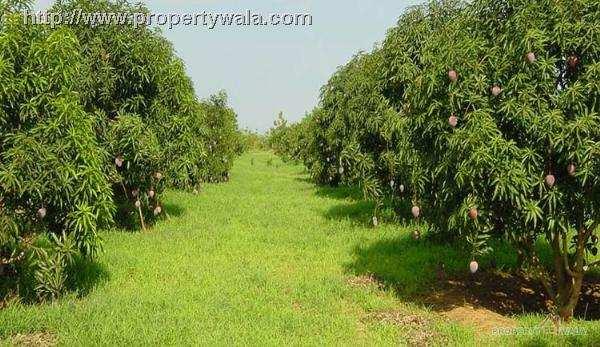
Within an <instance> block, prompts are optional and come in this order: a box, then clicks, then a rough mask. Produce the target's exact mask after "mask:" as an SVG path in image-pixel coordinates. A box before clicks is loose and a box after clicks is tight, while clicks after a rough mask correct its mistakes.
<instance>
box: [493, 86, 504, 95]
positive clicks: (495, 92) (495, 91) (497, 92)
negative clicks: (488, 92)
mask: <svg viewBox="0 0 600 347" xmlns="http://www.w3.org/2000/svg"><path fill="white" fill-rule="evenodd" d="M501 93H502V88H500V86H498V85H494V86H493V87H492V95H493V96H495V97H497V96H498V95H500V94H501Z"/></svg>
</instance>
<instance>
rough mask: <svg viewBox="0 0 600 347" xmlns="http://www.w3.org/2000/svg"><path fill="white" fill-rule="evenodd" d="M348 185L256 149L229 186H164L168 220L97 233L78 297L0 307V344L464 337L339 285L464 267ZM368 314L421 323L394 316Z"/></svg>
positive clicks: (384, 299)
mask: <svg viewBox="0 0 600 347" xmlns="http://www.w3.org/2000/svg"><path fill="white" fill-rule="evenodd" d="M271 161H272V165H270V163H271ZM351 193H352V192H350V191H347V190H344V189H325V188H317V187H315V186H314V185H313V184H311V183H310V182H309V181H308V180H307V179H306V176H305V174H304V173H303V170H302V168H301V167H299V166H291V165H287V164H283V163H281V162H280V161H279V159H273V157H272V155H270V154H268V153H262V152H256V153H249V154H246V155H244V156H243V157H242V158H241V159H239V160H238V162H237V164H236V166H235V168H234V170H233V172H232V180H231V182H230V183H228V184H223V185H211V186H208V187H206V188H205V191H203V192H202V193H201V194H200V195H198V196H195V195H192V194H187V193H183V192H170V193H169V194H168V196H167V198H166V201H167V202H168V204H167V206H166V208H167V210H168V211H169V212H170V214H171V218H170V219H169V220H167V221H164V222H161V223H159V224H158V225H156V226H155V227H154V228H153V229H152V230H150V231H148V232H147V233H127V232H119V231H111V232H105V233H104V234H103V239H104V241H105V243H104V245H105V247H104V248H105V251H104V253H103V254H102V255H101V257H100V259H99V260H98V264H97V265H94V266H89V267H88V268H87V270H86V272H85V274H86V277H85V278H83V279H82V282H83V283H84V284H86V286H84V289H86V290H84V291H83V292H82V293H80V295H77V294H76V293H73V294H71V295H68V296H67V297H65V298H63V299H61V300H59V301H58V302H56V303H53V304H45V305H35V306H27V305H21V304H18V303H14V304H11V305H9V307H8V308H6V309H4V310H0V341H1V340H2V339H4V344H10V343H11V342H14V341H16V340H15V339H14V336H17V335H18V334H22V337H23V336H25V337H26V336H28V335H27V334H33V333H40V332H43V333H48V334H49V336H51V337H52V338H53V339H54V340H55V342H57V343H58V344H60V345H206V344H210V345H215V344H216V345H231V344H233V345H280V344H293V345H323V344H325V345H348V344H352V345H374V344H375V345H384V344H385V345H389V344H393V345H403V344H405V343H408V342H411V341H412V342H415V343H418V342H419V341H421V342H423V341H429V342H432V341H438V342H439V343H442V341H445V342H443V343H445V344H447V343H450V344H462V345H468V344H473V343H474V341H475V336H476V334H475V333H476V332H475V330H474V329H470V328H466V327H460V326H458V325H457V324H453V323H448V322H445V321H443V320H441V319H439V317H438V314H436V313H435V312H430V311H428V310H426V309H424V308H422V307H417V306H412V305H410V304H406V303H404V302H403V300H402V295H399V294H398V292H397V291H395V290H391V289H380V288H378V287H377V286H376V285H372V284H369V283H367V284H365V285H362V284H361V285H352V284H349V283H348V281H349V279H352V278H353V276H354V275H360V274H366V273H370V272H372V273H378V274H379V275H380V276H382V277H383V279H384V280H386V281H387V282H389V283H396V284H398V285H400V284H401V286H402V289H401V290H400V291H399V292H401V293H415V292H418V291H419V290H421V289H422V288H424V287H426V286H427V285H428V283H430V281H432V279H433V275H432V272H433V271H432V269H434V268H435V264H437V262H438V261H439V260H441V259H444V260H446V261H447V262H448V263H449V267H451V268H452V267H458V266H462V265H464V264H465V262H464V261H465V259H463V257H462V256H461V255H460V254H457V253H455V252H454V251H452V250H450V249H447V248H444V247H441V246H432V245H419V244H416V243H415V242H413V241H411V240H410V238H409V237H408V231H407V230H405V229H402V228H400V227H399V226H397V225H393V224H390V225H383V226H381V227H380V228H378V229H373V228H372V227H370V226H368V225H367V224H366V221H368V219H369V213H370V212H369V206H368V204H367V203H364V202H361V201H360V200H354V199H353V198H352V196H351V195H352V194H351ZM461 264H462V265H461ZM86 287H87V288H86ZM378 312H379V313H381V312H402V314H406V315H410V314H414V315H417V316H418V317H421V318H422V319H423V322H420V321H419V323H418V324H417V326H414V324H413V323H414V322H408V323H407V324H406V325H404V326H403V325H400V326H399V325H397V324H390V322H391V321H393V319H382V316H381V315H379V316H378V315H377V313H378ZM384 316H385V315H384ZM383 318H385V317H383ZM525 322H527V320H525ZM432 338H433V339H435V340H431V339H432ZM415 339H416V340H415ZM538 340H539V341H541V342H543V341H544V339H543V338H541V337H540V338H537V337H536V338H535V341H538ZM549 341H550V340H549ZM500 342H501V343H502V344H510V342H511V340H509V339H506V340H501V341H500ZM512 342H514V341H512ZM0 345H2V342H0Z"/></svg>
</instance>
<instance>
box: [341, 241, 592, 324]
mask: <svg viewBox="0 0 600 347" xmlns="http://www.w3.org/2000/svg"><path fill="white" fill-rule="evenodd" d="M493 246H494V249H496V251H495V252H494V253H493V254H490V255H488V256H485V257H482V258H481V259H478V261H479V267H480V271H479V272H477V273H476V274H475V275H472V274H470V272H469V271H468V267H469V263H470V261H471V258H470V256H469V254H468V252H466V251H461V247H460V246H459V245H454V244H439V243H435V242H432V241H430V240H421V241H415V240H413V239H412V238H409V237H408V236H405V237H401V238H395V239H384V240H379V241H376V242H374V243H372V244H367V245H359V246H357V247H356V248H355V249H354V252H353V256H354V260H353V261H352V262H351V263H348V264H346V266H345V270H346V272H347V273H349V274H351V275H353V276H356V277H362V278H365V277H369V278H374V279H375V280H376V281H377V283H378V285H379V286H380V287H383V288H387V289H390V290H392V291H393V292H394V293H395V294H396V296H397V297H398V298H399V299H401V300H403V301H407V302H408V301H410V302H415V303H418V304H422V305H424V306H427V307H431V308H432V309H434V310H435V311H438V312H448V311H451V310H453V309H455V308H457V307H464V306H465V305H468V306H471V307H475V308H484V309H487V310H489V311H492V312H495V313H499V314H501V315H505V316H512V315H521V314H526V313H533V314H547V313H548V312H549V309H550V308H549V304H550V299H549V297H548V296H547V295H546V293H545V291H544V289H543V286H542V285H541V284H540V283H539V281H536V280H534V279H531V278H528V277H526V276H523V275H521V274H518V273H517V272H516V271H514V269H515V267H516V256H515V255H514V254H515V252H514V251H512V250H511V248H510V247H509V246H507V245H505V244H501V243H496V244H495V245H493ZM540 247H541V246H540ZM576 316H577V317H578V318H579V319H584V320H598V319H600V276H598V274H597V273H594V274H589V275H588V276H587V277H586V283H585V285H584V288H583V290H582V297H581V300H580V304H579V305H578V307H577V309H576Z"/></svg>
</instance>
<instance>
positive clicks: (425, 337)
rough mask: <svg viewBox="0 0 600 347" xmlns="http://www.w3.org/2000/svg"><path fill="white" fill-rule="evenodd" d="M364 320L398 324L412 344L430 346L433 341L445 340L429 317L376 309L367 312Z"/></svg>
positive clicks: (409, 343) (408, 341)
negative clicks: (434, 327) (433, 326)
mask: <svg viewBox="0 0 600 347" xmlns="http://www.w3.org/2000/svg"><path fill="white" fill-rule="evenodd" d="M364 321H370V322H373V321H376V322H381V323H384V324H391V325H395V326H397V327H398V328H399V329H401V330H402V331H403V332H404V334H405V336H407V341H406V342H407V343H408V345H410V346H428V345H430V344H431V343H432V342H433V341H436V342H440V341H441V340H443V336H441V335H439V334H438V333H436V332H435V331H434V330H433V328H432V326H431V322H430V321H429V320H428V319H426V318H424V317H422V316H419V315H413V314H409V313H406V312H403V311H400V310H383V311H375V312H372V313H369V314H367V315H366V316H365V318H364Z"/></svg>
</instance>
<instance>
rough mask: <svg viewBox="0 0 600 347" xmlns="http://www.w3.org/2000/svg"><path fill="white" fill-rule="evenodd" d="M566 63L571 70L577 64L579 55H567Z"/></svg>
mask: <svg viewBox="0 0 600 347" xmlns="http://www.w3.org/2000/svg"><path fill="white" fill-rule="evenodd" d="M567 64H569V67H570V68H571V70H574V69H576V68H577V66H578V65H579V57H578V56H576V55H575V54H573V55H571V56H570V57H569V59H567Z"/></svg>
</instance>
